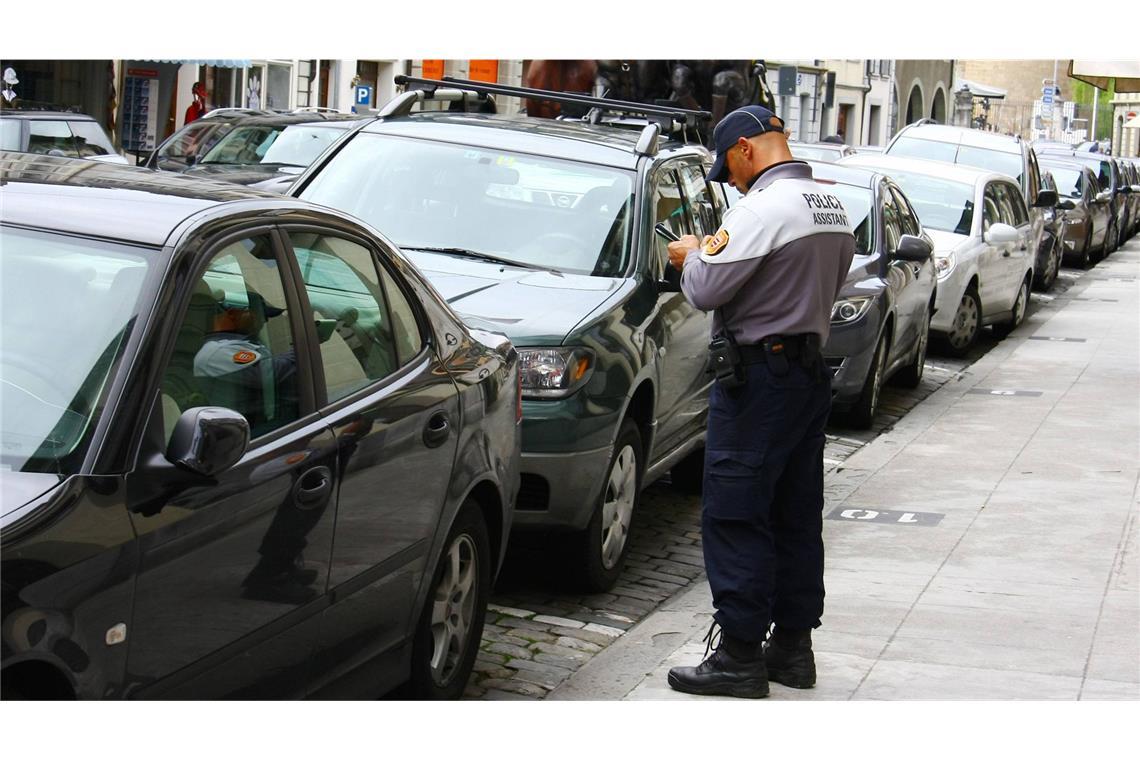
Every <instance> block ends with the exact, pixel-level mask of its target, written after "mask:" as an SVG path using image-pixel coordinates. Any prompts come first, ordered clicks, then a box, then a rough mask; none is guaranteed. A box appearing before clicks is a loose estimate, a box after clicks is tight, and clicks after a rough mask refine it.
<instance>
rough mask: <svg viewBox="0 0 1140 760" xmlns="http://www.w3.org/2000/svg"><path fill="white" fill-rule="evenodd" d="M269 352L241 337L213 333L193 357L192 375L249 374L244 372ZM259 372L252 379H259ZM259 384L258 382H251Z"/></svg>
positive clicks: (258, 362)
mask: <svg viewBox="0 0 1140 760" xmlns="http://www.w3.org/2000/svg"><path fill="white" fill-rule="evenodd" d="M268 356H269V352H268V351H267V350H266V348H265V347H264V346H262V345H261V344H259V343H254V342H253V341H251V340H249V339H248V338H246V337H245V336H243V335H237V334H235V333H215V334H214V335H212V336H211V338H210V340H208V341H206V343H205V344H204V345H203V346H202V348H201V349H199V350H198V353H197V354H196V355H195V356H194V374H195V375H196V376H197V377H215V378H217V377H227V376H231V375H234V374H235V373H244V374H247V375H248V374H249V373H247V372H246V371H247V370H248V369H249V368H250V367H252V366H255V365H257V364H260V363H261V361H262V359H264V358H266V357H268ZM260 374H261V373H260V372H259V373H257V374H254V375H253V378H258V377H260ZM252 382H253V383H255V384H259V381H258V380H256V379H254V380H253V381H252Z"/></svg>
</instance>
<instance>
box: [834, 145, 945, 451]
mask: <svg viewBox="0 0 1140 760" xmlns="http://www.w3.org/2000/svg"><path fill="white" fill-rule="evenodd" d="M811 166H812V172H813V173H814V175H815V177H816V179H822V180H825V181H828V182H833V183H834V184H832V185H830V186H829V191H830V192H832V193H834V194H835V195H836V196H837V197H838V198H839V200H840V201H841V202H842V203H843V208H844V209H846V211H847V216H848V218H849V219H850V221H851V225H852V227H853V228H854V230H855V245H856V247H855V259H854V260H853V261H852V262H851V270H850V272H849V273H848V275H847V281H846V282H845V283H844V285H843V290H842V291H840V293H839V298H838V299H837V300H836V302H835V306H834V307H833V308H832V310H831V335H830V337H829V338H828V340H827V344H826V345H825V346H824V347H823V355H824V358H825V359H826V360H827V363H828V366H830V367H831V369H832V371H833V372H834V373H835V374H834V377H833V379H832V382H831V387H832V394H833V400H832V408H833V409H834V410H835V411H836V412H837V413H839V414H842V415H845V416H846V418H847V421H848V422H849V423H850V424H851V425H853V426H855V427H859V428H866V427H869V426H870V425H871V422H872V420H873V419H874V416H875V412H876V410H877V409H878V405H879V392H880V390H881V388H882V386H883V384H884V383H886V382H887V380H888V379H889V378H891V376H892V375H893V376H895V377H896V378H897V379H898V380H899V381H900V382H901V383H902V384H903V385H905V386H907V387H910V388H915V387H917V386H918V384H919V383H920V382H921V381H922V372H923V365H924V363H925V361H926V349H927V344H928V339H929V335H930V319H931V316H932V315H933V313H934V304H935V291H936V280H937V278H936V276H935V273H934V262H933V260H932V258H931V252H932V251H933V248H934V244H933V241H932V240H931V239H930V237H929V236H928V235H927V234H926V233H925V232H924V231H923V229H922V224H921V223H920V222H919V221H918V216H917V215H916V214H915V212H914V210H913V209H912V208H911V207H910V202H909V201H907V199H906V196H905V195H904V194H903V192H902V190H901V189H900V188H899V187H898V185H896V184H895V183H894V182H893V181H891V180H890V179H889V178H887V177H886V176H885V175H884V174H882V173H880V172H877V171H874V170H871V169H859V168H854V167H848V166H842V165H836V164H829V163H823V162H812V164H811Z"/></svg>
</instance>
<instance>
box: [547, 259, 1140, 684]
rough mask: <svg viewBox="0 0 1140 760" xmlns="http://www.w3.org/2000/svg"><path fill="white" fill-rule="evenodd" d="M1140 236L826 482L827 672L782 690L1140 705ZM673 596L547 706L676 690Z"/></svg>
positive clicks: (677, 628) (685, 634)
mask: <svg viewBox="0 0 1140 760" xmlns="http://www.w3.org/2000/svg"><path fill="white" fill-rule="evenodd" d="M1138 275H1140V239H1134V240H1132V241H1130V242H1129V243H1128V244H1127V245H1126V246H1125V247H1124V248H1122V249H1121V250H1120V251H1118V252H1116V253H1114V254H1113V255H1112V256H1111V257H1109V258H1108V259H1107V260H1106V261H1104V262H1102V263H1101V264H1099V265H1098V266H1097V267H1096V268H1095V269H1093V270H1092V271H1090V272H1087V273H1085V274H1084V276H1082V277H1081V278H1080V280H1079V282H1078V283H1077V284H1075V285H1074V286H1073V287H1072V288H1070V289H1069V290H1068V291H1066V292H1064V293H1063V294H1061V295H1059V296H1057V297H1053V298H1050V299H1046V302H1045V305H1044V307H1043V308H1041V309H1038V310H1037V311H1036V312H1035V313H1034V314H1033V315H1032V317H1031V318H1030V319H1029V320H1028V321H1027V322H1026V323H1025V324H1024V325H1022V326H1021V327H1020V328H1019V329H1018V330H1017V331H1015V332H1014V334H1013V335H1011V336H1010V337H1008V338H1007V339H1006V340H1005V341H1003V342H1002V343H1000V344H999V345H997V346H996V347H995V348H993V349H992V350H991V351H990V352H989V353H988V354H986V356H984V357H983V358H982V359H981V360H980V361H978V362H977V363H976V364H974V365H973V366H972V367H971V368H970V369H969V370H968V371H967V372H965V373H963V374H962V376H961V377H959V378H957V379H956V381H952V382H948V383H946V384H945V385H944V386H943V387H942V388H941V389H939V390H938V391H937V392H936V393H934V394H933V395H932V396H930V397H929V398H928V399H926V400H925V401H923V402H922V403H921V404H919V405H918V406H917V407H916V408H915V409H913V410H912V411H911V412H910V413H909V414H907V415H906V416H905V417H904V418H902V419H901V420H900V421H899V422H898V423H897V424H896V425H895V426H894V428H893V429H891V430H890V431H888V432H886V433H884V434H883V435H881V436H880V437H879V438H877V439H876V440H875V441H873V442H872V443H870V444H869V445H867V446H866V447H864V448H862V449H861V450H859V451H858V452H856V453H855V454H853V455H852V456H851V457H850V458H849V459H847V460H846V461H845V462H844V463H843V466H842V467H840V468H838V469H836V470H834V471H833V472H831V473H830V474H829V475H828V476H827V479H826V489H827V506H826V507H825V510H824V515H825V517H826V518H828V519H826V520H825V521H824V539H825V542H826V546H827V563H826V582H827V592H828V597H827V603H826V611H825V613H824V616H823V627H822V628H820V629H818V630H817V631H816V632H815V635H814V642H815V651H816V662H817V665H818V669H819V683H818V685H817V686H816V688H815V689H812V690H807V691H797V690H793V689H788V688H785V687H783V686H781V685H779V684H773V685H772V698H773V699H777V700H846V699H860V700H882V699H888V700H928V699H938V700H980V699H1032V700H1043V699H1054V700H1076V699H1112V700H1119V699H1132V700H1135V699H1140V562H1138V559H1137V557H1138V555H1140V519H1138V498H1140V491H1138V475H1140V469H1138V467H1140V283H1138V279H1140V277H1138ZM710 612H711V599H710V594H709V591H708V585H707V583H705V582H704V581H703V580H699V581H698V582H697V583H696V584H694V585H693V586H691V587H689V588H688V589H687V590H685V591H683V592H680V593H679V594H677V595H676V596H674V597H673V598H671V599H670V600H668V601H667V602H666V603H664V604H663V605H662V606H661V607H660V608H659V609H658V610H657V611H656V612H654V613H652V614H651V615H649V616H648V617H646V618H645V619H644V620H642V621H641V622H640V623H638V625H636V626H635V627H633V628H632V629H631V630H629V631H628V632H627V633H626V634H625V635H624V636H622V637H620V639H618V640H617V641H615V642H614V643H613V644H612V645H610V646H609V647H607V648H606V649H605V650H604V651H602V652H599V653H598V654H597V655H596V656H595V657H594V658H593V659H592V660H590V661H589V662H588V663H586V664H585V665H583V666H582V667H581V668H580V669H578V670H577V671H576V672H575V673H574V674H573V676H571V677H570V678H569V679H567V680H566V681H565V682H564V683H562V684H561V685H560V686H559V687H558V688H556V689H555V690H554V691H552V692H551V693H550V695H549V697H548V699H592V700H598V699H629V700H644V699H669V700H691V699H710V698H708V697H692V696H689V695H685V694H680V693H677V692H674V691H672V690H671V689H669V687H668V685H667V683H666V673H667V672H668V669H669V668H670V667H672V666H674V665H679V664H696V663H697V662H699V661H700V659H701V658H702V656H703V655H704V651H705V645H704V643H703V641H702V638H703V637H704V635H705V633H706V632H707V630H708V626H709V622H710Z"/></svg>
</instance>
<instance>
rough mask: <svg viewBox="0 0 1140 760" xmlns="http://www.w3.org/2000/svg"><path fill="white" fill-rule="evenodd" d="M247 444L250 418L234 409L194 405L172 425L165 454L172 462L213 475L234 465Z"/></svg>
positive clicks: (209, 475)
mask: <svg viewBox="0 0 1140 760" xmlns="http://www.w3.org/2000/svg"><path fill="white" fill-rule="evenodd" d="M248 446H249V422H248V421H246V419H245V417H243V416H241V415H240V414H238V413H237V412H235V411H234V410H233V409H226V408H224V407H220V406H197V407H194V408H192V409H187V410H186V411H185V412H183V413H182V415H181V416H180V417H179V418H178V422H177V423H175V425H174V434H173V435H171V437H170V444H169V445H168V446H167V448H166V458H167V459H168V460H169V461H170V462H171V463H172V464H175V465H178V466H179V467H182V468H184V469H186V470H189V471H190V472H192V473H195V474H197V475H201V476H203V477H207V478H212V477H214V476H216V475H219V474H220V473H222V472H225V471H226V470H228V469H229V468H231V467H233V466H234V465H235V464H237V463H238V461H239V460H240V459H241V458H242V457H243V456H245V451H246V448H247V447H248Z"/></svg>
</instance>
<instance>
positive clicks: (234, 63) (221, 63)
mask: <svg viewBox="0 0 1140 760" xmlns="http://www.w3.org/2000/svg"><path fill="white" fill-rule="evenodd" d="M140 60H148V61H154V62H155V63H179V64H193V65H195V66H217V67H219V68H223V69H248V68H249V67H250V60H249V59H239V58H186V59H182V58H178V59H174V58H146V59H140Z"/></svg>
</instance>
